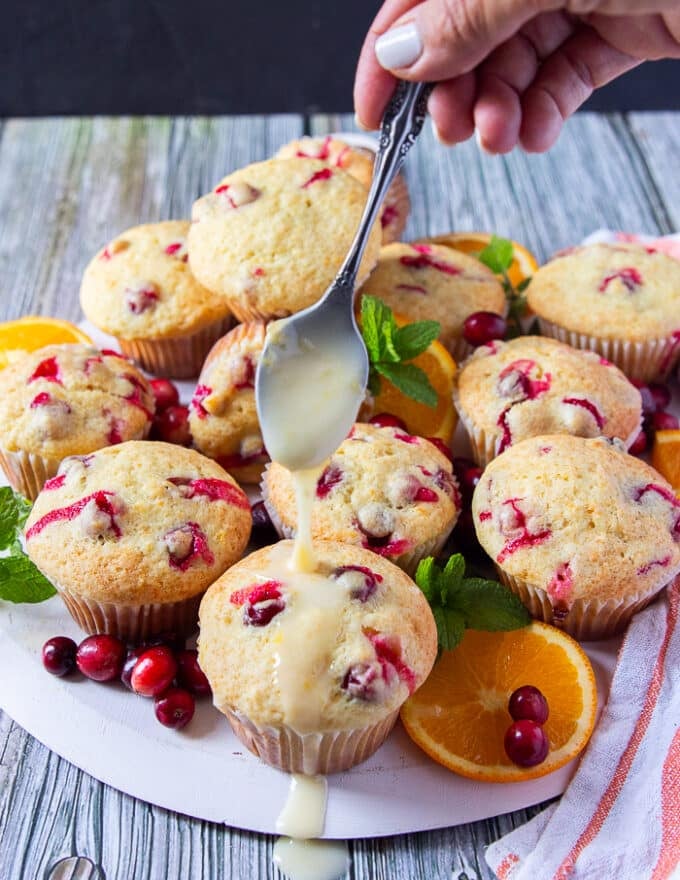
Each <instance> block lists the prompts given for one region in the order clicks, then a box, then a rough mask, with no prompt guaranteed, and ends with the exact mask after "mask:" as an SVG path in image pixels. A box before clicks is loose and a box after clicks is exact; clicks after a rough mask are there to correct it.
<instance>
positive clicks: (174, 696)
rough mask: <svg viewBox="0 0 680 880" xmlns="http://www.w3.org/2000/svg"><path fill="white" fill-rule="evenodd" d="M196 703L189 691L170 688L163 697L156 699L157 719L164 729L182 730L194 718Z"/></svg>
mask: <svg viewBox="0 0 680 880" xmlns="http://www.w3.org/2000/svg"><path fill="white" fill-rule="evenodd" d="M195 708H196V703H195V702H194V698H193V697H192V696H191V694H190V693H189V691H185V690H184V689H183V688H176V687H173V688H170V690H168V691H166V692H165V693H164V694H163V695H162V696H159V697H156V700H155V703H154V709H155V712H156V718H158V720H159V721H160V723H161V724H162V725H163V726H164V727H172V728H173V729H174V730H180V729H181V728H182V727H186V725H187V724H188V723H189V722H190V721H191V719H192V718H193V717H194V709H195Z"/></svg>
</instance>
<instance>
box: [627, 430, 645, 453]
mask: <svg viewBox="0 0 680 880" xmlns="http://www.w3.org/2000/svg"><path fill="white" fill-rule="evenodd" d="M646 449H647V434H646V433H645V431H644V429H641V430H640V433H639V434H638V435H637V437H636V438H635V440H633V442H632V443H631V445H630V449H629V450H628V452H630V454H631V455H642V453H643V452H644V451H645V450H646Z"/></svg>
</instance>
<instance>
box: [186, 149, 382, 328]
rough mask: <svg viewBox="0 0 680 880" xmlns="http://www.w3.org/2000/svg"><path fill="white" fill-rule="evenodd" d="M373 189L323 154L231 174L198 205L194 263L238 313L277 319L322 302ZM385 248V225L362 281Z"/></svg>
mask: <svg viewBox="0 0 680 880" xmlns="http://www.w3.org/2000/svg"><path fill="white" fill-rule="evenodd" d="M365 202H366V188H365V187H364V186H362V184H360V183H359V182H358V181H357V180H356V179H355V178H354V177H352V176H351V175H349V174H347V173H346V172H345V171H343V170H342V169H341V168H330V167H329V166H328V165H326V164H325V163H324V162H321V161H318V160H315V159H270V160H268V161H267V162H258V163H256V164H254V165H248V166H247V167H246V168H242V169H240V170H238V171H235V172H234V173H233V174H230V175H229V176H228V177H225V178H224V180H222V181H220V183H219V184H218V185H217V186H216V187H215V189H214V190H213V191H212V192H211V193H208V194H207V195H205V196H203V197H202V198H201V199H199V200H198V201H197V202H195V203H194V207H193V212H192V216H193V221H194V222H193V224H192V226H191V229H190V231H189V239H188V241H189V254H190V259H191V268H192V270H193V271H194V273H195V274H196V277H197V278H199V279H200V281H201V282H202V283H203V284H205V285H206V287H209V288H210V290H213V291H215V292H216V293H219V294H222V295H223V296H224V297H226V299H227V300H228V302H229V303H230V305H231V306H232V308H233V309H234V311H235V313H236V314H237V316H238V317H240V318H241V319H242V320H246V319H247V318H251V319H253V318H261V319H268V318H275V317H278V318H280V317H284V316H286V315H290V314H292V313H293V312H298V311H300V309H303V308H305V307H306V306H309V305H311V304H312V303H313V302H316V300H318V299H319V298H320V297H321V296H322V294H323V293H324V292H325V291H326V288H327V287H328V286H329V284H330V283H331V282H332V281H333V279H334V278H335V275H336V274H337V272H338V270H339V268H340V266H341V264H342V261H343V260H344V258H345V256H346V255H347V251H348V250H349V246H350V244H351V242H352V239H353V238H354V235H355V233H356V230H357V227H358V225H359V219H360V217H361V214H362V211H363V208H364V204H365ZM379 247H380V229H379V225H376V227H375V228H374V229H373V231H372V232H371V235H370V237H369V241H368V245H367V247H366V252H365V255H364V258H363V260H362V263H361V271H360V273H359V275H360V277H359V281H358V283H361V282H362V281H363V280H364V279H365V278H366V276H367V275H368V273H369V271H370V270H371V269H372V268H373V265H374V264H375V261H376V259H377V256H378V248H379Z"/></svg>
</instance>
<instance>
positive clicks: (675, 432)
mask: <svg viewBox="0 0 680 880" xmlns="http://www.w3.org/2000/svg"><path fill="white" fill-rule="evenodd" d="M652 467H655V468H656V469H657V471H658V472H659V473H660V474H661V476H662V477H665V478H666V479H667V480H668V482H669V483H670V484H671V486H672V487H673V490H674V491H675V494H676V495H677V496H678V497H680V430H679V429H678V428H674V429H672V430H668V431H657V432H656V434H655V435H654V447H653V448H652Z"/></svg>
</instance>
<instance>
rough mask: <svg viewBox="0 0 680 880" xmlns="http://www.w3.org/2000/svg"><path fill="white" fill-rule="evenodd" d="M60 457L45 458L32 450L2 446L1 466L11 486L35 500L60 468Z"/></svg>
mask: <svg viewBox="0 0 680 880" xmlns="http://www.w3.org/2000/svg"><path fill="white" fill-rule="evenodd" d="M60 462H61V459H60V458H43V456H42V455H35V453H32V452H23V451H18V452H10V451H9V450H7V449H2V448H1V447H0V467H2V469H3V471H4V472H5V476H6V477H7V480H8V482H9V484H10V486H11V487H12V488H13V489H14V490H15V491H17V492H19V493H20V494H21V495H24V496H25V497H26V498H28V499H29V501H35V499H36V498H37V497H38V494H39V492H40V490H41V489H42V487H43V485H44V484H45V482H46V481H47V480H49V479H50V478H51V477H53V476H54V475H55V474H56V473H57V470H58V468H59V464H60Z"/></svg>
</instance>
